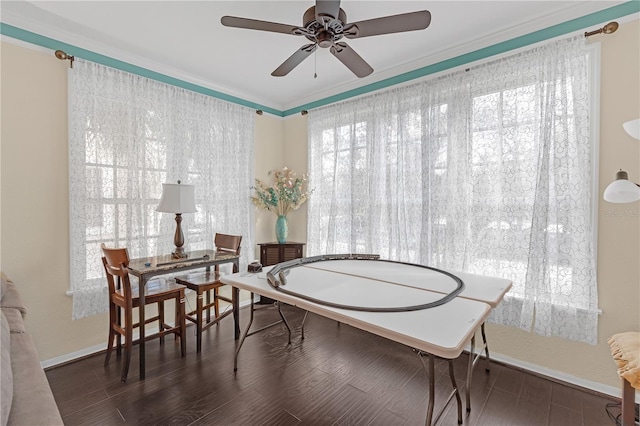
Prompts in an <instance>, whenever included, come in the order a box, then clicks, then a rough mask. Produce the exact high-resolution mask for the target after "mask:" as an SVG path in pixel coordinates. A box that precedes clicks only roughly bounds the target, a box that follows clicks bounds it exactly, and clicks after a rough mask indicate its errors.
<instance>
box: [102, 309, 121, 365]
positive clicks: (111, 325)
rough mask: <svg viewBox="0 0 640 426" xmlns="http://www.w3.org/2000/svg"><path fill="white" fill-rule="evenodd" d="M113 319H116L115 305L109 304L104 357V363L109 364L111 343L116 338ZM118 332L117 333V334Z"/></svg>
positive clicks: (111, 350)
mask: <svg viewBox="0 0 640 426" xmlns="http://www.w3.org/2000/svg"><path fill="white" fill-rule="evenodd" d="M114 321H116V307H115V305H113V304H112V305H111V306H109V337H107V353H106V356H105V358H104V365H107V364H109V360H110V359H111V352H113V344H114V342H115V338H116V331H115V329H114ZM119 335H120V334H119V333H118V336H119Z"/></svg>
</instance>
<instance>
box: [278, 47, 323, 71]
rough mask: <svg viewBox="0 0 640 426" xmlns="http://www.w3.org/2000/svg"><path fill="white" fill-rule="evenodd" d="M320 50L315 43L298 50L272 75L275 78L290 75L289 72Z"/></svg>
mask: <svg viewBox="0 0 640 426" xmlns="http://www.w3.org/2000/svg"><path fill="white" fill-rule="evenodd" d="M317 48H318V45H317V44H315V43H312V44H305V45H304V46H302V47H301V48H300V49H298V50H296V51H295V52H294V54H293V55H291V56H289V58H288V59H287V60H286V61H284V62H283V63H282V65H280V66H279V67H278V68H276V69H275V71H273V72H272V73H271V75H272V76H274V77H284V76H285V75H287V74H289V72H290V71H291V70H292V69H294V68H295V67H297V66H298V65H300V63H302V61H304V60H305V59H307V57H308V56H309V55H311V54H312V53H313V52H315V50H316V49H317Z"/></svg>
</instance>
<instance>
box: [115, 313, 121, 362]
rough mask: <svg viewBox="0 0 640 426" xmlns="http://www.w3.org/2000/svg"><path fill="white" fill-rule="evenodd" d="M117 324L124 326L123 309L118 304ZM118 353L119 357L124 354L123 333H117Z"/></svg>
mask: <svg viewBox="0 0 640 426" xmlns="http://www.w3.org/2000/svg"><path fill="white" fill-rule="evenodd" d="M115 308H116V324H118V325H119V326H122V309H121V308H120V307H119V306H116V307H115ZM116 355H118V358H120V357H121V356H122V335H121V334H120V333H116Z"/></svg>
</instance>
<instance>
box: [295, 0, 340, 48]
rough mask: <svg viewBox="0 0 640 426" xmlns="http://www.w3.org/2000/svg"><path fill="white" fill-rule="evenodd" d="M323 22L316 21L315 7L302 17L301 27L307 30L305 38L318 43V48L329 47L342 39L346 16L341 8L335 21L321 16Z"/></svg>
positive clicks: (330, 17)
mask: <svg viewBox="0 0 640 426" xmlns="http://www.w3.org/2000/svg"><path fill="white" fill-rule="evenodd" d="M321 18H322V21H323V22H318V21H317V20H316V7H315V6H312V7H310V8H309V9H307V11H306V12H305V13H304V15H303V17H302V21H303V27H304V28H305V29H306V30H307V32H308V33H307V34H305V37H306V38H307V39H309V40H310V41H313V42H316V43H318V46H320V47H331V46H332V45H333V44H334V43H335V42H336V41H338V40H340V39H341V38H342V37H343V34H342V30H343V29H344V25H345V22H347V14H346V13H345V11H344V10H342V8H340V11H339V12H338V17H337V19H336V18H335V17H333V16H329V15H326V16H322V17H321Z"/></svg>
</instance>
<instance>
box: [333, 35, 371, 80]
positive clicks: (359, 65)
mask: <svg viewBox="0 0 640 426" xmlns="http://www.w3.org/2000/svg"><path fill="white" fill-rule="evenodd" d="M329 51H330V52H331V54H332V55H333V56H335V57H336V58H338V60H339V61H340V62H342V63H343V64H345V65H346V66H347V68H349V69H350V70H351V71H352V72H353V73H354V74H355V75H356V76H358V78H362V77H366V76H368V75H369V74H371V73H372V72H373V68H371V65H369V64H368V63H367V62H366V61H365V60H364V59H362V57H361V56H360V55H358V54H357V53H356V51H355V50H353V49H352V48H351V47H349V45H348V44H346V43H334V45H333V46H331V48H330V49H329Z"/></svg>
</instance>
